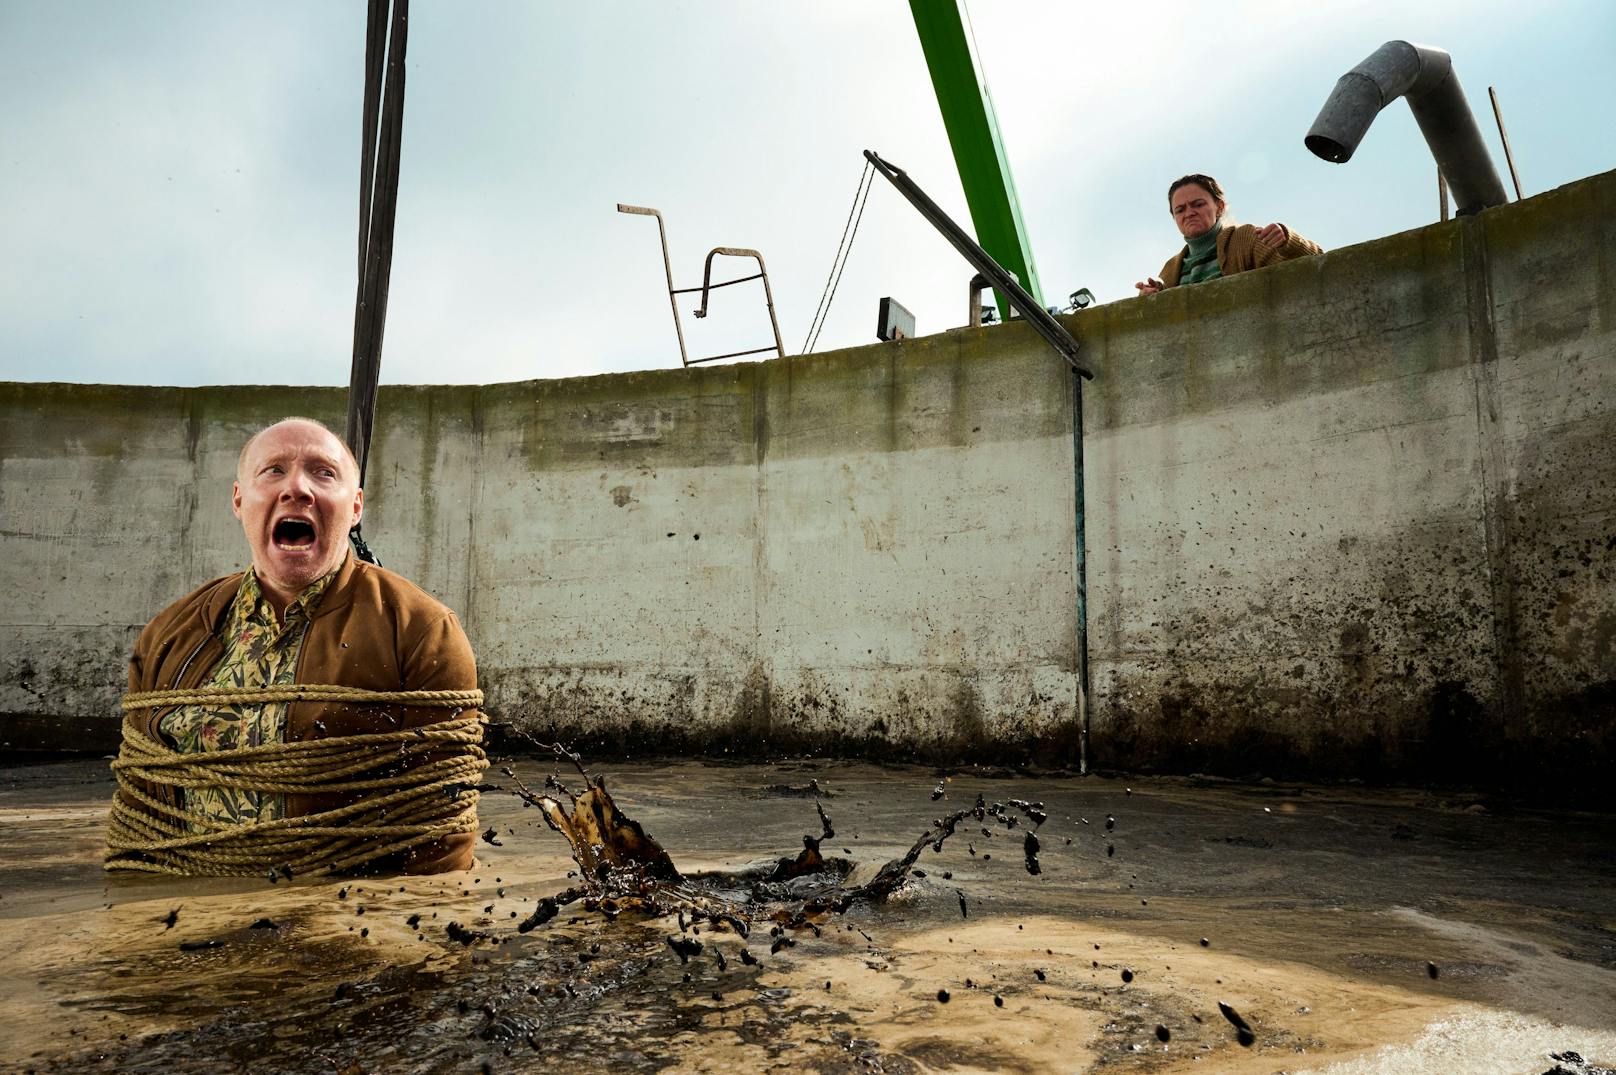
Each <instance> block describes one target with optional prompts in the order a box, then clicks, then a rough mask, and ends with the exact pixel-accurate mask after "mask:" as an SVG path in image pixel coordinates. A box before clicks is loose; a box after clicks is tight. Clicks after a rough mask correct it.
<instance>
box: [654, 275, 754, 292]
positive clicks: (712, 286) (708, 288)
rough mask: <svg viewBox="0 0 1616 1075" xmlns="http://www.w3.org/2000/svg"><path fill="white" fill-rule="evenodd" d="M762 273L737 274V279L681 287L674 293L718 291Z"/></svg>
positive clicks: (742, 282)
mask: <svg viewBox="0 0 1616 1075" xmlns="http://www.w3.org/2000/svg"><path fill="white" fill-rule="evenodd" d="M762 275H763V274H762V273H760V272H755V273H753V274H752V275H751V276H737V277H736V278H735V279H733V280H725V281H724V282H723V283H721V284H707V285H705V286H703V287H681V288H680V289H679V290H678V291H675V292H674V294H675V295H689V294H692V293H694V292H697V291H716V290H718V289H719V288H721V287H728V286H729V285H731V284H744V283H746V282H747V281H748V280H756V279H758V278H760V277H761V276H762Z"/></svg>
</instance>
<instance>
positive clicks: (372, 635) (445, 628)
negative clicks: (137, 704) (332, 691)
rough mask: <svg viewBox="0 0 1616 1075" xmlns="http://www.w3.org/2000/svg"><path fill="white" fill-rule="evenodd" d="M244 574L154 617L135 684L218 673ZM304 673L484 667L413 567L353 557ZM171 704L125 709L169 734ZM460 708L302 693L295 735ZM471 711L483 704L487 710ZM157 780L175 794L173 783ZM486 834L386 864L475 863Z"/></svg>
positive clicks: (442, 671)
mask: <svg viewBox="0 0 1616 1075" xmlns="http://www.w3.org/2000/svg"><path fill="white" fill-rule="evenodd" d="M241 578H242V573H241V572H237V573H236V574H234V575H226V576H225V577H224V578H220V579H214V580H213V581H212V582H209V583H205V584H204V585H202V586H201V587H199V588H198V589H196V590H195V591H193V592H192V593H190V594H188V595H186V596H185V597H182V598H181V599H180V600H178V601H176V602H175V603H174V604H172V605H170V606H169V607H168V608H166V609H164V610H163V611H162V612H160V613H158V614H157V617H156V618H155V619H154V620H152V621H151V623H149V624H147V625H146V629H145V630H144V631H142V632H141V633H140V638H139V639H137V640H136V642H135V650H134V654H133V656H131V657H130V659H129V689H130V690H131V691H155V690H175V689H179V688H190V687H196V686H199V685H201V684H202V683H203V682H204V681H205V680H206V679H207V676H208V673H209V672H210V671H211V670H212V669H213V666H214V665H215V664H217V663H218V662H219V658H220V657H222V656H223V654H224V640H223V639H222V638H220V636H219V629H220V627H221V625H222V624H223V622H224V618H225V613H226V612H227V611H228V610H229V608H230V603H231V601H232V600H233V599H234V598H235V595H236V588H237V587H239V586H240V585H241ZM296 681H297V682H298V683H334V684H339V685H341V686H344V687H359V688H363V689H365V690H376V691H400V690H475V689H476V687H477V665H476V660H475V658H474V657H473V656H472V652H471V644H470V643H469V642H468V641H467V640H466V633H465V632H464V631H463V630H461V628H460V621H459V620H458V619H457V618H456V617H455V614H454V613H453V612H452V611H450V610H449V608H448V607H447V606H445V605H444V604H442V603H441V602H439V601H437V600H436V599H434V598H433V597H431V596H430V595H429V594H427V593H426V592H425V591H423V590H421V589H420V588H419V587H417V586H416V585H415V584H414V583H411V582H409V581H408V580H406V579H404V578H402V577H401V576H399V575H395V574H393V573H392V572H391V571H386V570H383V569H382V568H379V567H376V566H374V565H371V564H367V563H365V562H363V561H361V560H360V559H359V558H358V557H356V556H353V555H349V557H348V559H347V561H346V562H344V564H343V565H342V567H341V568H339V569H338V571H337V577H336V579H335V580H334V581H333V582H332V584H331V587H330V589H328V590H326V592H325V594H324V596H323V597H322V598H321V599H320V603H319V605H318V607H317V608H315V610H314V613H313V615H312V616H311V617H310V619H309V628H308V634H307V635H306V636H305V637H304V639H303V648H302V650H301V652H300V653H299V654H298V661H297V680H296ZM166 712H168V710H167V709H149V710H143V711H140V712H135V713H130V714H128V715H127V716H126V717H125V718H124V719H125V720H126V721H127V722H128V724H129V725H130V726H132V727H134V728H138V729H139V730H140V731H142V732H144V733H145V734H146V735H148V736H150V737H151V738H153V739H156V740H158V741H159V742H161V741H162V737H161V736H160V735H159V734H158V722H159V721H160V720H161V719H162V717H163V714H164V713H166ZM454 712H455V711H454V710H452V709H441V708H425V707H409V706H402V705H357V704H352V703H342V702H294V703H292V704H291V705H289V706H288V707H287V717H286V739H287V741H288V742H300V741H303V740H306V739H323V738H327V737H334V736H341V735H358V734H361V733H365V732H385V731H397V730H399V729H400V728H415V727H419V726H421V725H424V724H434V723H436V722H438V721H440V720H446V719H448V718H449V717H450V716H451V715H452V714H453V713H454ZM468 712H469V713H470V715H475V714H476V711H475V710H470V711H468ZM461 715H463V716H464V715H466V713H462V714H461ZM317 723H318V725H319V726H318V727H317ZM422 760H425V759H422ZM413 764H421V762H420V761H416V762H414V763H413ZM406 767H408V763H407V764H406ZM148 790H152V791H153V793H154V794H161V795H163V797H164V798H166V799H167V800H168V801H169V802H172V801H173V795H172V790H171V789H167V788H159V789H148ZM164 793H166V794H164ZM360 794H361V793H360V792H334V793H329V794H322V795H288V796H287V797H286V814H287V816H288V817H300V816H302V815H304V814H310V813H314V812H316V811H320V810H330V809H333V808H335V807H338V806H343V805H346V804H347V803H350V802H352V801H354V800H355V799H356V798H358V797H359V795H360ZM475 841H476V834H475V833H459V834H456V835H454V836H450V837H447V838H445V839H443V840H438V841H435V842H433V843H430V844H425V845H423V846H421V847H417V848H415V849H413V850H412V851H410V852H408V853H407V855H406V857H405V858H404V860H403V861H402V862H399V863H393V864H387V863H383V864H382V865H381V867H380V868H383V869H386V868H388V867H389V866H392V867H393V868H399V869H402V870H403V871H404V872H406V873H442V872H445V871H448V870H464V869H469V868H470V866H471V861H472V851H473V849H474V845H475Z"/></svg>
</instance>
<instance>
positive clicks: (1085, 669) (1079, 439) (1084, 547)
mask: <svg viewBox="0 0 1616 1075" xmlns="http://www.w3.org/2000/svg"><path fill="white" fill-rule="evenodd" d="M1072 513H1073V519H1074V523H1075V529H1076V535H1075V537H1076V540H1075V545H1076V563H1075V565H1074V567H1075V571H1076V575H1077V669H1076V671H1077V717H1078V727H1079V729H1080V731H1079V732H1078V741H1077V767H1078V772H1080V773H1082V774H1084V775H1085V776H1086V775H1088V771H1089V563H1088V560H1089V550H1088V537H1087V533H1086V531H1087V525H1088V524H1087V520H1086V518H1085V515H1086V512H1085V511H1084V493H1083V376H1082V371H1081V370H1079V369H1077V367H1075V366H1074V367H1073V368H1072Z"/></svg>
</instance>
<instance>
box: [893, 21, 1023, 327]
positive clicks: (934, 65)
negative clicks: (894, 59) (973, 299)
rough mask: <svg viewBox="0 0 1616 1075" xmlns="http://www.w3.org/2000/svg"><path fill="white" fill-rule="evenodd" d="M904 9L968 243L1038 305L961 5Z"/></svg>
mask: <svg viewBox="0 0 1616 1075" xmlns="http://www.w3.org/2000/svg"><path fill="white" fill-rule="evenodd" d="M909 10H910V12H912V13H913V15H914V18H915V31H916V32H917V33H918V34H919V35H920V48H921V51H922V52H924V53H925V56H926V68H927V70H928V71H930V72H931V84H932V89H933V90H935V91H936V93H937V107H938V109H939V110H940V111H941V112H942V114H943V127H944V128H945V129H946V130H947V131H948V144H949V146H950V147H951V148H952V149H953V151H954V165H955V167H957V168H958V169H959V177H960V186H961V187H963V188H964V190H965V204H966V205H967V206H969V207H970V210H971V223H972V225H974V226H975V228H976V241H977V242H978V243H979V244H980V245H981V247H982V249H984V250H986V251H987V252H988V253H989V254H991V255H992V256H993V260H994V261H997V262H998V263H999V264H1000V265H1002V266H1003V267H1004V268H1006V269H1008V270H1010V271H1011V272H1013V273H1015V275H1016V279H1017V280H1018V281H1019V282H1020V283H1021V286H1022V287H1023V288H1024V289H1026V291H1027V293H1028V294H1029V295H1031V296H1032V297H1033V298H1035V299H1037V300H1038V302H1039V304H1040V305H1042V304H1043V301H1044V299H1043V294H1042V292H1041V290H1040V288H1039V286H1038V267H1037V266H1036V265H1035V264H1034V263H1033V260H1032V243H1031V242H1030V241H1029V240H1028V238H1027V227H1026V225H1025V224H1024V223H1023V222H1022V219H1021V205H1020V203H1019V202H1018V201H1017V200H1016V184H1015V181H1014V180H1013V179H1012V178H1011V176H1010V161H1009V159H1008V158H1007V157H1006V156H1005V152H1004V140H1003V139H1002V138H1001V137H1000V136H999V122H998V119H997V118H996V117H995V116H994V113H993V98H992V97H990V96H989V95H988V83H987V79H986V78H984V77H983V75H982V67H981V64H980V63H979V62H978V61H977V56H976V42H975V40H974V39H973V35H972V33H971V27H970V17H969V15H968V14H967V13H966V11H965V0H909ZM995 294H997V292H995ZM998 302H999V320H1001V321H1008V320H1009V319H1010V302H1009V299H1008V297H1007V296H1005V295H998Z"/></svg>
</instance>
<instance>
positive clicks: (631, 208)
mask: <svg viewBox="0 0 1616 1075" xmlns="http://www.w3.org/2000/svg"><path fill="white" fill-rule="evenodd" d="M617 211H618V212H619V213H630V214H632V215H634V216H654V217H656V230H657V237H658V238H659V239H661V240H662V271H663V273H664V274H666V275H667V278H668V305H669V306H672V307H673V331H674V332H675V333H677V334H678V336H679V364H680V365H681V366H688V365H690V359H689V357H688V356H687V354H686V353H685V327H684V326H683V325H681V324H680V323H679V300H678V299H676V298H674V296H675V295H677V294H678V292H676V291H674V289H673V262H672V261H670V260H669V259H668V229H667V228H666V227H664V226H663V223H662V214H661V213H659V212H657V211H656V210H655V209H650V208H647V207H646V206H643V205H624V204H623V203H622V202H618V203H617Z"/></svg>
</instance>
